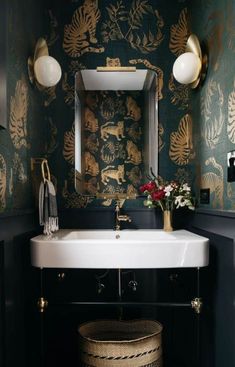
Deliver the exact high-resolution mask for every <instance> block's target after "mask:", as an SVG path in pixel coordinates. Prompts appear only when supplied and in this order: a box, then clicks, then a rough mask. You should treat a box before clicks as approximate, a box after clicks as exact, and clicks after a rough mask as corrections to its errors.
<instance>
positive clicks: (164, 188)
mask: <svg viewBox="0 0 235 367" xmlns="http://www.w3.org/2000/svg"><path fill="white" fill-rule="evenodd" d="M140 191H141V192H142V193H144V194H146V195H147V200H145V202H144V205H146V206H148V207H149V208H155V207H156V206H160V208H161V209H162V211H163V213H164V228H163V229H164V230H165V231H172V230H173V229H172V225H171V216H172V211H173V209H179V208H181V207H188V208H189V209H191V210H194V209H195V207H194V203H193V197H192V193H191V187H190V186H189V185H188V183H186V182H181V183H180V182H176V181H170V182H167V181H164V180H162V179H161V178H156V177H154V178H153V179H151V180H150V181H149V182H148V183H146V184H144V185H142V186H141V187H140Z"/></svg>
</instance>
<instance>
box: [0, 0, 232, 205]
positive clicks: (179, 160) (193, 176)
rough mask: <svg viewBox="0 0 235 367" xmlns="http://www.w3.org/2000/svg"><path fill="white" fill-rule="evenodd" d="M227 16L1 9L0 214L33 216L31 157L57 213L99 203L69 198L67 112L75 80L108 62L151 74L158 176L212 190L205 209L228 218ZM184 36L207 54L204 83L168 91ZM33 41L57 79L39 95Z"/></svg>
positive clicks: (135, 7)
mask: <svg viewBox="0 0 235 367" xmlns="http://www.w3.org/2000/svg"><path fill="white" fill-rule="evenodd" d="M234 7H235V5H234V2H233V1H232V0H223V1H207V2H206V3H205V2H203V1H201V0H200V1H194V0H188V1H183V0H178V1H174V3H172V2H170V1H169V2H166V1H164V0H159V1H158V2H156V1H153V0H143V1H140V0H133V1H115V0H112V1H106V0H103V1H101V0H98V1H97V0H96V1H94V0H85V1H80V0H79V1H76V0H70V1H68V0H66V1H65V0H61V1H54V0H51V1H50V0H49V1H47V2H44V4H43V2H42V3H41V4H40V3H38V2H37V3H35V2H33V1H32V0H24V1H21V2H18V1H16V0H14V1H11V3H10V4H9V3H8V8H9V10H8V54H7V57H8V75H7V83H8V129H7V130H1V131H0V143H1V144H0V208H1V209H0V210H1V212H4V211H5V212H6V211H11V210H13V209H17V208H19V209H23V208H31V207H33V205H34V202H33V195H32V183H31V179H30V158H31V157H35V156H46V157H48V159H49V163H50V166H51V171H52V175H53V179H54V182H55V183H56V187H57V192H58V201H59V205H60V207H61V208H63V207H79V206H87V205H100V204H103V203H102V202H98V201H97V202H92V203H89V202H87V200H86V199H84V198H82V197H80V196H79V195H77V194H76V192H75V190H74V153H73V152H74V124H73V122H74V106H73V104H74V74H75V72H76V71H77V70H78V69H83V68H96V67H97V66H103V65H106V64H107V63H108V64H110V63H111V64H114V65H116V64H117V65H122V66H128V65H135V66H136V67H137V68H149V69H152V70H154V71H156V72H157V73H158V76H159V90H158V98H159V171H160V175H161V176H163V177H164V178H166V179H172V178H182V177H184V178H186V179H187V180H188V181H191V182H193V183H196V184H197V185H196V186H197V187H198V188H199V187H200V186H201V187H210V189H211V204H210V206H209V207H211V208H216V209H234V197H235V187H234V184H228V183H227V182H226V154H227V151H229V150H231V149H233V148H234V145H235V139H234V124H235V122H234V105H235V103H234V99H235V98H234V94H235V89H234V88H235V87H234V85H235V80H234V62H235V61H234V60H235V59H234V52H235V46H234V42H235V41H234V37H235V36H234V13H235V10H234ZM190 15H191V16H190ZM189 18H190V21H191V26H190V27H189ZM189 29H190V30H189ZM191 31H193V32H194V33H196V34H197V35H198V36H199V39H200V40H201V41H204V42H205V43H206V45H207V48H208V51H209V69H208V74H207V79H206V82H205V83H204V85H203V86H202V87H201V88H200V89H198V90H196V91H193V92H191V91H189V89H188V88H187V87H185V86H182V85H179V84H178V83H176V82H175V81H174V79H173V77H172V72H171V71H172V65H173V62H174V60H175V58H176V57H177V56H178V55H180V54H181V53H182V52H183V51H184V46H185V42H186V40H187V37H188V34H189V33H190V32H191ZM40 36H45V37H46V38H47V42H48V45H49V52H50V54H51V55H52V56H54V57H56V58H57V59H58V61H59V62H60V64H61V66H62V70H63V76H62V80H61V82H60V83H59V84H58V86H57V87H55V88H50V89H49V90H47V91H44V93H42V92H38V91H37V90H36V89H35V88H33V87H32V86H31V85H30V84H29V81H28V76H27V58H28V56H29V55H30V54H31V53H32V51H33V48H34V45H35V43H36V40H37V39H38V38H39V37H40ZM134 175H136V172H134ZM135 177H137V176H135Z"/></svg>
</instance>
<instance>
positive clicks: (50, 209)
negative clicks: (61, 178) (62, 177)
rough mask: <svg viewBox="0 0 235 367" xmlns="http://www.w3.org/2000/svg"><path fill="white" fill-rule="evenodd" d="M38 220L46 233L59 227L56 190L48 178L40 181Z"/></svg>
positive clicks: (48, 233)
mask: <svg viewBox="0 0 235 367" xmlns="http://www.w3.org/2000/svg"><path fill="white" fill-rule="evenodd" d="M39 222H40V225H41V226H44V230H43V233H44V234H46V235H50V234H52V233H53V232H56V231H58V229H59V225H58V211H57V203H56V192H55V188H54V185H53V183H52V182H51V181H49V180H45V181H44V182H43V181H42V182H41V184H40V188H39Z"/></svg>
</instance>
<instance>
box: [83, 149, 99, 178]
mask: <svg viewBox="0 0 235 367" xmlns="http://www.w3.org/2000/svg"><path fill="white" fill-rule="evenodd" d="M85 172H86V174H88V175H90V176H97V175H98V173H99V164H98V162H96V160H95V157H94V156H93V155H92V154H91V153H90V152H85Z"/></svg>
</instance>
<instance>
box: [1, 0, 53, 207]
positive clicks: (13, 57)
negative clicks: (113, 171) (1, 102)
mask: <svg viewBox="0 0 235 367" xmlns="http://www.w3.org/2000/svg"><path fill="white" fill-rule="evenodd" d="M7 7H8V10H7V14H6V16H7V129H6V130H0V212H11V211H13V210H18V209H28V208H33V207H34V197H33V192H32V181H31V172H30V158H31V157H37V156H41V155H42V154H44V152H45V141H46V126H47V122H46V121H45V116H44V108H43V99H42V96H41V93H39V92H38V91H37V90H36V89H35V88H33V87H32V86H31V85H30V83H29V79H28V74H27V58H28V56H30V55H31V54H32V52H33V49H34V45H35V43H36V40H37V39H38V37H40V36H42V35H43V17H44V10H43V6H42V4H38V2H37V3H36V4H35V2H34V1H32V0H24V1H17V0H12V1H10V2H7Z"/></svg>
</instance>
